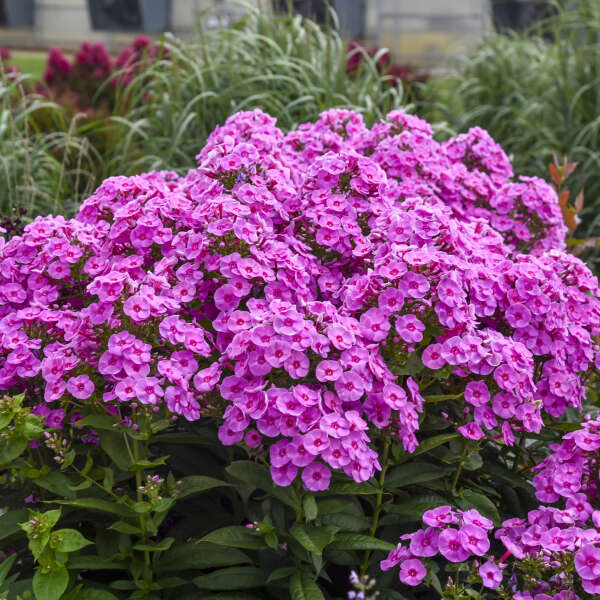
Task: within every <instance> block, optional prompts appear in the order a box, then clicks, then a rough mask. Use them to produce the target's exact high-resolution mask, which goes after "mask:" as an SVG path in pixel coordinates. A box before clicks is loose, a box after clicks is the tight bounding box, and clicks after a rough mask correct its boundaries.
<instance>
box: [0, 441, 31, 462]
mask: <svg viewBox="0 0 600 600" xmlns="http://www.w3.org/2000/svg"><path fill="white" fill-rule="evenodd" d="M28 444H29V442H28V440H27V438H25V437H20V436H16V435H11V436H10V437H9V438H8V439H7V440H5V441H2V442H1V443H0V465H6V464H8V463H11V462H12V461H13V460H15V459H16V458H18V457H19V456H21V454H23V452H25V450H26V449H27V446H28Z"/></svg>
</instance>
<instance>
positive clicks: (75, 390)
mask: <svg viewBox="0 0 600 600" xmlns="http://www.w3.org/2000/svg"><path fill="white" fill-rule="evenodd" d="M67 391H68V392H69V394H71V395H72V396H73V397H75V398H77V399H79V400H86V399H87V398H89V397H90V396H91V395H92V394H93V393H94V384H93V383H92V380H91V379H90V378H89V376H88V375H78V376H77V377H71V378H70V379H69V381H68V382H67Z"/></svg>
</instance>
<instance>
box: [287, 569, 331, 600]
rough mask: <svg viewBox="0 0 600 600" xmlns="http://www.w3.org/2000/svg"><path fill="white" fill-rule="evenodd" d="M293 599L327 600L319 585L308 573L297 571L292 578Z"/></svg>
mask: <svg viewBox="0 0 600 600" xmlns="http://www.w3.org/2000/svg"><path fill="white" fill-rule="evenodd" d="M290 596H291V600H325V596H323V593H322V592H321V590H320V589H319V586H318V585H317V584H316V583H315V582H314V581H313V580H312V579H311V578H310V576H309V575H308V574H307V573H296V574H295V575H293V576H292V578H291V579H290Z"/></svg>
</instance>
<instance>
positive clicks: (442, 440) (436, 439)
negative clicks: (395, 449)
mask: <svg viewBox="0 0 600 600" xmlns="http://www.w3.org/2000/svg"><path fill="white" fill-rule="evenodd" d="M459 437H460V434H459V433H441V434H440V435H434V436H433V437H430V438H427V439H425V440H423V441H421V442H419V445H418V446H417V449H416V450H415V451H414V452H413V453H412V454H408V455H407V458H408V457H410V456H417V455H419V454H424V453H425V452H429V451H430V450H433V449H434V448H437V447H438V446H441V445H442V444H446V443H447V442H450V441H452V440H455V439H458V438H459Z"/></svg>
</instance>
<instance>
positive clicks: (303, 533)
mask: <svg viewBox="0 0 600 600" xmlns="http://www.w3.org/2000/svg"><path fill="white" fill-rule="evenodd" d="M337 530H338V529H337V527H314V528H311V529H306V528H305V527H304V526H302V525H301V524H300V523H294V524H293V525H292V527H291V528H290V533H291V534H292V536H293V537H294V539H295V540H297V541H298V543H299V544H300V545H301V546H303V547H304V548H306V549H307V550H308V551H309V552H314V553H315V554H321V552H323V548H325V546H327V544H329V543H330V542H331V541H332V540H333V539H334V537H335V534H336V532H337Z"/></svg>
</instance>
